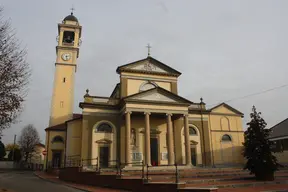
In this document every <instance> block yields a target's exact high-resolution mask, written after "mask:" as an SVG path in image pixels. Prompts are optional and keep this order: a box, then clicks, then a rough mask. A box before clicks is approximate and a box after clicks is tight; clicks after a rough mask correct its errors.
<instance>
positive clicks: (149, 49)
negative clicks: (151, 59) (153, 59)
mask: <svg viewBox="0 0 288 192" xmlns="http://www.w3.org/2000/svg"><path fill="white" fill-rule="evenodd" d="M146 47H147V48H148V56H150V51H151V48H152V47H151V46H150V44H149V43H148V44H147V46H146Z"/></svg>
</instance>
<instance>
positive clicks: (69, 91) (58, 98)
mask: <svg viewBox="0 0 288 192" xmlns="http://www.w3.org/2000/svg"><path fill="white" fill-rule="evenodd" d="M81 31H82V27H81V26H80V25H79V22H78V19H77V18H76V17H75V16H74V15H73V12H72V13H71V14H70V15H68V16H67V17H65V18H64V19H63V21H62V23H59V24H58V36H57V42H58V45H57V46H56V63H55V75H54V88H53V95H52V101H51V114H50V121H49V126H54V125H57V124H61V123H64V122H65V121H67V120H69V119H70V118H72V115H73V104H74V81H75V73H76V69H77V59H78V57H79V46H80V44H81V39H80V38H81Z"/></svg>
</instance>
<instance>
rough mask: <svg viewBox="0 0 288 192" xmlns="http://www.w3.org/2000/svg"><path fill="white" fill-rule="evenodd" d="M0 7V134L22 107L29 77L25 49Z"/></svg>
mask: <svg viewBox="0 0 288 192" xmlns="http://www.w3.org/2000/svg"><path fill="white" fill-rule="evenodd" d="M2 15H3V8H1V7H0V98H1V99H0V134H1V132H2V130H3V129H5V128H8V127H10V125H11V123H13V122H14V121H15V119H16V118H17V116H18V115H19V114H20V112H21V109H22V103H23V101H24V98H25V96H26V95H27V85H28V81H29V77H30V74H31V73H30V68H29V64H28V63H27V62H26V50H25V49H22V48H21V46H20V42H19V40H18V39H17V38H16V37H15V31H14V30H13V29H12V27H11V23H10V21H9V20H4V19H3V16H2Z"/></svg>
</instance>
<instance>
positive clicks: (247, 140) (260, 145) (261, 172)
mask: <svg viewBox="0 0 288 192" xmlns="http://www.w3.org/2000/svg"><path fill="white" fill-rule="evenodd" d="M260 115H261V113H260V112H259V113H258V112H257V111H256V107H255V106H253V108H252V113H251V114H250V117H251V121H250V122H249V123H247V125H248V128H247V130H246V131H245V133H244V143H243V145H244V147H245V149H244V157H245V158H246V159H247V163H246V165H245V167H244V169H248V170H249V171H250V174H255V176H256V178H257V179H258V180H274V172H275V171H276V170H278V167H279V164H278V163H277V159H276V157H275V156H274V155H273V154H272V151H271V148H272V145H273V144H274V142H273V141H270V140H269V139H268V137H269V135H270V133H271V129H265V127H266V125H267V123H266V122H265V120H264V119H263V118H262V117H261V116H260Z"/></svg>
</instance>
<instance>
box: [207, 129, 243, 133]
mask: <svg viewBox="0 0 288 192" xmlns="http://www.w3.org/2000/svg"><path fill="white" fill-rule="evenodd" d="M211 132H225V133H227V132H228V133H229V132H234V133H244V131H228V130H226V131H225V130H212V129H211Z"/></svg>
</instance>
